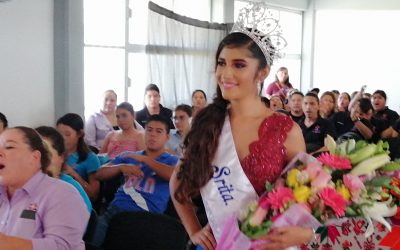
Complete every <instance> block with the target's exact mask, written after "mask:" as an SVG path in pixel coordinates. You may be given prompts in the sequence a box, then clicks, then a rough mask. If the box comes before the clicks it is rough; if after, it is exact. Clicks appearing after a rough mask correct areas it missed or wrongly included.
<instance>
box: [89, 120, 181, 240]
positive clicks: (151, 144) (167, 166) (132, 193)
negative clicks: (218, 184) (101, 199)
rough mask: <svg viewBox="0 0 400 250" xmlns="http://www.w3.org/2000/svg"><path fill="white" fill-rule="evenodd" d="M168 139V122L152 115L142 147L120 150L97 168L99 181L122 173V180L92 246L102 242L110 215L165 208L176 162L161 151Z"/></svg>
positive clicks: (159, 210)
mask: <svg viewBox="0 0 400 250" xmlns="http://www.w3.org/2000/svg"><path fill="white" fill-rule="evenodd" d="M168 139H169V125H168V121H166V120H165V119H164V118H163V117H161V116H159V115H152V116H150V117H149V120H148V121H147V123H146V127H145V143H146V149H145V150H144V151H138V152H124V153H122V154H120V155H119V156H117V157H116V158H115V159H114V160H113V161H111V162H110V163H108V164H107V165H105V166H103V167H102V168H100V169H99V170H98V171H97V173H96V177H97V178H98V179H99V180H105V179H109V178H112V177H114V176H116V175H118V174H121V173H122V174H123V175H124V178H125V181H124V184H123V185H122V186H121V187H120V188H119V189H118V191H117V193H116V194H115V197H114V200H113V201H112V202H111V204H110V206H109V207H108V208H107V210H106V212H105V214H104V215H103V216H101V217H99V219H98V222H97V226H96V230H95V233H94V237H93V244H94V245H95V246H97V247H100V246H101V245H102V243H103V241H104V238H105V235H106V232H107V228H108V224H109V221H110V220H111V218H112V217H113V216H114V215H116V214H118V213H121V212H124V211H134V212H135V211H149V212H154V213H163V212H164V211H165V209H166V207H167V204H168V201H169V198H170V193H169V179H170V177H171V175H172V172H173V170H174V168H173V167H174V166H175V165H176V163H177V162H178V157H176V156H174V155H171V154H169V153H167V152H165V144H166V143H167V141H168Z"/></svg>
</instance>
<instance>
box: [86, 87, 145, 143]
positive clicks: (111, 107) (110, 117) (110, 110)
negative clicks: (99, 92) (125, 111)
mask: <svg viewBox="0 0 400 250" xmlns="http://www.w3.org/2000/svg"><path fill="white" fill-rule="evenodd" d="M116 105H117V94H116V93H115V92H114V90H111V89H110V90H107V91H105V92H104V97H103V107H102V108H101V109H100V112H96V113H94V114H93V115H91V116H90V117H89V119H88V120H87V121H86V125H85V141H86V143H87V144H88V145H89V146H92V147H94V148H97V149H99V150H100V148H101V146H102V145H103V142H104V139H105V138H106V136H107V134H108V133H110V132H111V131H113V130H119V127H118V124H117V117H116V115H115V107H116ZM135 128H137V129H139V130H143V127H142V126H141V125H140V124H139V123H138V122H136V121H135Z"/></svg>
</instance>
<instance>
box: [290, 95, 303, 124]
mask: <svg viewBox="0 0 400 250" xmlns="http://www.w3.org/2000/svg"><path fill="white" fill-rule="evenodd" d="M303 98H304V94H303V93H302V92H300V91H299V90H293V91H290V92H289V96H288V105H289V110H290V114H289V115H290V117H292V119H293V121H295V122H296V123H297V124H298V123H299V121H300V120H301V119H303V118H304V112H303V108H302V104H303Z"/></svg>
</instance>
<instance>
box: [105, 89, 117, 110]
mask: <svg viewBox="0 0 400 250" xmlns="http://www.w3.org/2000/svg"><path fill="white" fill-rule="evenodd" d="M116 106H117V96H116V95H115V94H114V93H113V92H106V93H105V94H104V102H103V111H104V112H105V113H108V112H114V110H115V107H116Z"/></svg>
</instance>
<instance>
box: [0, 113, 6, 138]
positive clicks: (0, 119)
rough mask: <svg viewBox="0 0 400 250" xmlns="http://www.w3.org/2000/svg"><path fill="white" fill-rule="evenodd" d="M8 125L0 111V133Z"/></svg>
mask: <svg viewBox="0 0 400 250" xmlns="http://www.w3.org/2000/svg"><path fill="white" fill-rule="evenodd" d="M7 127H8V121H7V118H6V116H5V115H4V114H3V113H1V112H0V134H1V132H3V131H4V130H5V129H6V128H7Z"/></svg>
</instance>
